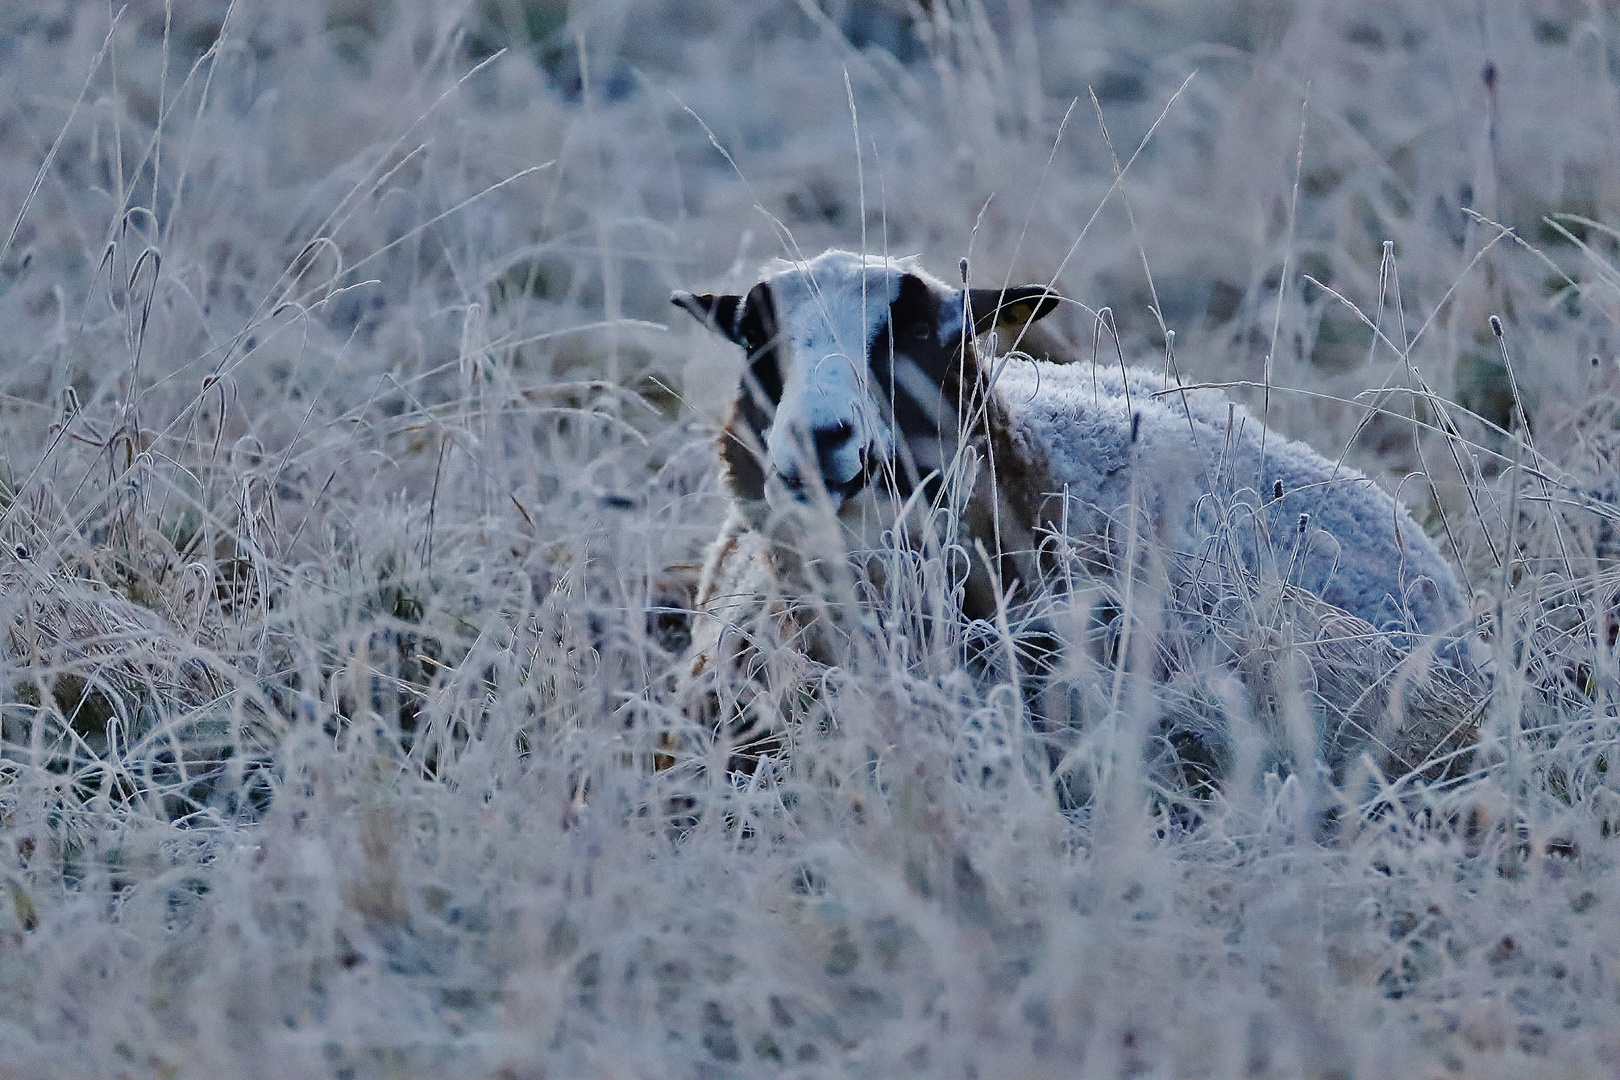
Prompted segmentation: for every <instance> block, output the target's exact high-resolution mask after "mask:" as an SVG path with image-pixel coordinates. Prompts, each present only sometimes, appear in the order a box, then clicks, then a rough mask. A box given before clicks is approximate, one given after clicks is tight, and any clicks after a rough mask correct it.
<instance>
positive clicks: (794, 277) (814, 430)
mask: <svg viewBox="0 0 1620 1080" xmlns="http://www.w3.org/2000/svg"><path fill="white" fill-rule="evenodd" d="M671 300H672V302H673V303H675V304H676V305H677V306H679V307H683V308H685V309H686V310H687V311H689V312H691V313H692V314H693V315H694V316H696V317H697V318H698V319H699V320H701V321H703V322H704V323H705V324H706V325H708V326H710V327H711V328H713V329H714V330H716V331H718V332H719V333H721V334H723V335H725V336H726V337H727V338H728V339H730V340H731V341H733V342H735V343H736V344H738V345H740V346H742V348H743V350H744V351H745V352H746V354H747V357H748V364H747V367H746V368H745V371H744V376H743V380H742V387H741V389H740V392H739V394H738V398H737V419H736V421H735V422H734V423H733V424H732V427H731V429H730V430H728V432H727V437H726V440H725V455H726V460H727V463H728V465H729V466H730V471H731V482H732V485H733V488H734V494H736V495H737V496H738V497H740V498H743V499H750V500H758V499H762V498H763V499H766V500H768V501H769V502H770V503H772V504H773V505H780V501H781V500H782V499H784V498H787V499H790V500H795V501H800V502H803V501H811V500H815V499H819V498H821V497H823V496H825V497H826V498H827V499H828V500H829V501H830V502H831V504H832V506H833V508H834V509H835V510H836V509H838V508H839V507H840V506H842V505H843V504H844V502H845V501H846V500H847V499H849V498H850V497H851V496H853V495H854V494H856V493H857V492H859V491H860V490H861V489H862V488H863V487H865V486H866V485H867V484H868V483H870V482H871V481H872V480H873V479H874V478H875V477H880V476H886V477H892V478H893V481H894V483H895V484H896V485H897V487H898V488H899V489H900V490H901V491H902V492H904V491H908V490H909V489H910V487H911V485H912V483H914V482H915V480H916V476H915V475H911V474H914V473H915V472H916V471H917V470H919V469H921V471H923V472H926V471H927V465H926V464H921V463H919V462H917V461H916V460H914V459H911V456H910V455H906V454H903V453H901V451H900V445H899V444H900V442H901V441H903V440H905V441H911V440H919V441H920V440H928V439H931V440H933V441H934V442H935V443H936V444H937V443H939V441H940V439H939V436H940V435H941V434H942V433H943V434H946V435H949V436H950V437H951V438H952V439H953V440H954V437H955V434H956V425H957V409H958V405H959V404H960V401H961V390H960V388H961V387H964V386H971V385H973V383H972V380H974V379H976V378H977V376H978V371H977V360H976V357H975V354H974V351H973V346H972V340H971V338H972V335H967V336H966V337H964V334H963V327H964V325H965V323H966V319H965V318H964V316H966V318H970V319H971V320H972V325H973V333H974V334H981V333H986V332H988V331H989V330H990V329H991V328H992V327H993V326H996V325H997V324H998V323H999V324H1009V323H1010V324H1012V325H1015V326H1022V325H1024V324H1025V323H1027V322H1031V321H1033V320H1035V319H1038V318H1040V317H1042V316H1043V315H1045V314H1047V313H1048V312H1050V311H1051V310H1052V309H1053V308H1055V307H1056V306H1057V303H1058V298H1057V297H1056V295H1054V294H1053V293H1052V292H1051V291H1050V290H1049V289H1048V288H1047V287H1046V286H1042V285H1029V286H1023V287H1020V288H1013V289H1007V290H1006V291H1005V292H1003V291H1002V290H999V289H971V290H961V289H953V288H951V287H950V286H948V285H946V284H945V283H943V282H941V281H939V280H938V279H937V278H934V277H931V276H930V275H929V274H927V273H926V272H925V271H923V270H922V269H921V268H920V267H918V266H917V265H916V264H915V262H914V261H913V260H910V259H899V260H897V259H884V258H882V257H879V256H870V255H869V256H864V257H863V256H861V255H857V254H852V253H850V252H847V251H829V252H826V253H825V254H823V255H820V256H818V257H817V258H815V259H812V260H810V261H809V262H799V263H789V262H784V261H780V260H779V261H777V262H776V263H773V264H772V265H771V266H769V267H767V268H766V273H765V275H764V280H762V281H761V282H759V284H757V285H755V286H754V287H753V288H752V289H750V290H749V291H748V294H747V295H746V296H715V295H702V296H697V295H693V294H692V293H687V292H677V293H675V294H674V296H672V297H671ZM912 446H913V447H915V446H916V443H915V442H913V443H912ZM908 459H911V460H908Z"/></svg>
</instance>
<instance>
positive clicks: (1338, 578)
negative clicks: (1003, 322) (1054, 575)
mask: <svg viewBox="0 0 1620 1080" xmlns="http://www.w3.org/2000/svg"><path fill="white" fill-rule="evenodd" d="M993 369H994V370H995V371H996V372H997V374H996V382H995V386H994V390H993V392H994V393H995V394H996V396H997V397H998V398H999V399H1000V401H1001V403H1002V404H1003V406H1004V408H1005V413H1006V416H1007V418H1008V426H1009V430H1010V435H1011V437H1012V442H1013V445H1014V448H1015V451H1016V452H1017V453H1018V454H1019V456H1020V457H1022V458H1024V459H1025V460H1023V461H1022V462H1020V463H1019V464H1020V466H1021V467H1022V468H1025V469H1027V470H1030V471H1031V472H1032V473H1035V474H1037V475H1039V476H1040V477H1041V480H1042V483H1043V487H1044V490H1045V493H1046V494H1047V496H1048V497H1049V498H1056V499H1061V498H1062V497H1063V495H1064V493H1065V492H1066V493H1067V497H1068V500H1069V514H1068V528H1069V532H1070V535H1071V536H1074V537H1076V538H1083V537H1086V536H1098V535H1104V534H1110V535H1112V536H1114V537H1116V538H1117V537H1118V536H1119V535H1120V533H1121V530H1120V528H1119V526H1120V525H1121V524H1123V523H1124V522H1126V521H1127V520H1128V509H1129V508H1130V507H1131V506H1132V505H1133V504H1134V505H1135V506H1136V507H1137V509H1138V515H1139V517H1138V520H1139V521H1145V522H1146V527H1147V528H1150V529H1151V531H1152V533H1153V534H1154V536H1155V537H1156V539H1157V540H1158V541H1159V543H1160V545H1161V546H1162V547H1163V548H1164V549H1165V550H1167V551H1168V552H1169V553H1170V555H1171V559H1172V563H1173V565H1174V567H1175V568H1176V569H1175V573H1176V575H1177V577H1179V578H1180V581H1181V582H1196V581H1197V580H1198V579H1199V577H1200V576H1201V575H1207V576H1209V577H1211V578H1214V577H1216V574H1215V569H1216V567H1217V565H1218V561H1219V560H1221V559H1223V558H1227V557H1232V556H1235V557H1236V559H1237V561H1238V562H1240V563H1241V564H1242V565H1243V566H1244V567H1245V568H1246V569H1247V570H1248V571H1249V572H1250V573H1255V574H1257V575H1258V576H1261V577H1272V578H1273V580H1279V579H1280V580H1285V581H1286V583H1288V584H1291V585H1297V586H1300V587H1303V588H1305V589H1308V590H1310V591H1311V592H1313V593H1315V594H1316V595H1318V596H1320V597H1322V598H1323V599H1324V600H1326V601H1327V602H1328V603H1330V604H1333V605H1335V606H1337V607H1341V608H1344V609H1345V610H1346V611H1349V612H1350V613H1352V614H1354V615H1356V616H1359V617H1360V618H1362V619H1365V620H1367V621H1368V622H1370V623H1372V624H1373V625H1374V626H1378V627H1381V628H1386V629H1390V628H1401V629H1408V630H1413V631H1416V632H1419V633H1423V634H1436V633H1442V632H1450V633H1459V632H1461V631H1463V630H1464V629H1466V627H1465V625H1464V624H1465V623H1466V620H1467V618H1468V614H1467V605H1466V603H1465V601H1464V599H1463V596H1462V591H1461V589H1460V588H1459V587H1458V584H1457V579H1456V576H1455V575H1454V574H1453V572H1452V570H1451V567H1450V566H1449V565H1447V563H1446V561H1445V559H1444V558H1443V557H1442V556H1441V554H1440V552H1439V550H1438V549H1437V548H1436V547H1435V545H1434V543H1433V542H1432V541H1431V540H1430V539H1429V537H1428V536H1427V535H1425V533H1424V532H1423V530H1422V529H1421V528H1420V527H1419V526H1418V525H1417V523H1416V522H1415V521H1413V520H1412V517H1411V515H1410V514H1409V513H1408V512H1407V510H1406V508H1405V507H1404V506H1402V505H1401V504H1400V503H1399V502H1398V501H1397V500H1396V499H1394V498H1393V497H1392V496H1391V495H1390V494H1389V493H1387V492H1386V491H1384V490H1383V489H1382V488H1380V487H1379V486H1378V485H1377V484H1375V483H1374V482H1373V481H1371V480H1369V479H1368V478H1367V477H1365V476H1364V475H1362V474H1361V473H1360V472H1359V471H1357V470H1355V469H1353V468H1351V467H1349V466H1347V465H1343V464H1335V463H1334V462H1331V461H1329V460H1327V459H1326V458H1324V457H1323V456H1322V455H1321V454H1319V453H1317V452H1316V451H1315V450H1313V449H1312V448H1311V447H1309V446H1308V445H1306V444H1305V443H1302V442H1296V441H1293V440H1290V439H1287V438H1285V437H1283V436H1281V435H1279V434H1277V433H1276V432H1275V431H1269V430H1267V429H1266V428H1265V427H1264V425H1263V424H1261V422H1260V421H1259V420H1258V419H1256V418H1255V417H1254V416H1253V415H1251V414H1250V413H1249V411H1248V410H1247V409H1245V408H1244V407H1242V406H1240V405H1235V404H1233V403H1231V402H1230V399H1228V398H1227V397H1226V396H1225V395H1224V394H1222V393H1220V392H1219V391H1216V390H1211V389H1203V390H1190V389H1184V388H1181V387H1178V386H1176V385H1175V383H1173V382H1167V381H1166V379H1165V378H1164V377H1163V376H1162V375H1160V374H1157V373H1154V372H1151V371H1147V370H1144V369H1141V368H1130V369H1127V370H1126V373H1125V374H1124V375H1122V374H1121V371H1120V369H1118V368H1103V367H1101V366H1095V367H1094V366H1093V365H1091V364H1089V363H1078V364H1064V365H1058V364H1050V363H1045V362H1041V361H1035V360H1028V359H1023V358H1020V357H1018V356H1016V355H1015V356H1011V357H1007V358H1004V359H1002V360H998V361H995V362H993ZM1279 484H1280V490H1281V495H1280V497H1278V495H1277V492H1278V490H1279V488H1278V485H1279ZM1059 514H1060V511H1054V510H1053V508H1052V507H1050V506H1048V507H1047V508H1046V509H1045V510H1044V511H1043V514H1042V516H1043V517H1044V518H1046V519H1048V520H1052V519H1054V518H1057V517H1058V516H1059ZM1302 519H1303V524H1302Z"/></svg>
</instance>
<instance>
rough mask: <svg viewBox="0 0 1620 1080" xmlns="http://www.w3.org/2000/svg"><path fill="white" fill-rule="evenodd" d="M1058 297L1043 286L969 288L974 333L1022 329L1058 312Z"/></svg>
mask: <svg viewBox="0 0 1620 1080" xmlns="http://www.w3.org/2000/svg"><path fill="white" fill-rule="evenodd" d="M1060 299H1061V297H1059V296H1058V294H1057V293H1055V292H1053V291H1052V290H1051V288H1050V287H1048V286H1046V285H1019V286H1017V287H1015V288H1011V289H1006V290H1002V289H970V290H968V300H969V302H970V303H971V304H972V305H973V332H974V333H975V334H988V333H989V332H990V331H991V330H992V329H994V328H996V327H998V326H1000V327H1010V328H1011V329H1012V330H1014V331H1018V330H1022V329H1023V328H1024V324H1025V323H1032V322H1035V321H1036V320H1038V319H1043V318H1045V317H1046V316H1047V315H1050V314H1051V313H1052V312H1054V311H1056V310H1057V306H1058V301H1059V300H1060Z"/></svg>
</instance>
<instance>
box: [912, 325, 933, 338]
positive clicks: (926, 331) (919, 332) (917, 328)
mask: <svg viewBox="0 0 1620 1080" xmlns="http://www.w3.org/2000/svg"><path fill="white" fill-rule="evenodd" d="M911 336H912V337H914V338H916V339H917V340H918V341H927V340H928V339H929V338H930V337H932V336H933V330H932V329H931V328H930V327H929V325H928V324H927V323H917V324H915V325H914V326H912V328H911Z"/></svg>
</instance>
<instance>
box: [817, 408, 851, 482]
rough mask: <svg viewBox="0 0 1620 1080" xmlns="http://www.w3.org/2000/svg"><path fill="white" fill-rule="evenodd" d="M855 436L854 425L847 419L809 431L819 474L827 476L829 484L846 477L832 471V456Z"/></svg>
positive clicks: (841, 480)
mask: <svg viewBox="0 0 1620 1080" xmlns="http://www.w3.org/2000/svg"><path fill="white" fill-rule="evenodd" d="M854 437H855V425H854V424H852V423H850V422H849V421H847V420H846V421H844V422H843V423H839V424H828V425H827V426H825V427H818V428H816V429H815V430H814V431H812V432H811V433H810V441H811V442H812V443H814V444H815V448H816V464H817V465H818V466H820V467H821V475H822V476H824V477H826V478H827V481H828V483H829V484H836V483H841V482H843V481H844V480H847V479H848V477H845V476H837V475H835V474H834V473H833V458H834V456H835V455H836V454H837V453H838V451H840V450H842V449H843V448H844V447H846V446H848V445H849V440H851V439H853V438H854Z"/></svg>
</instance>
